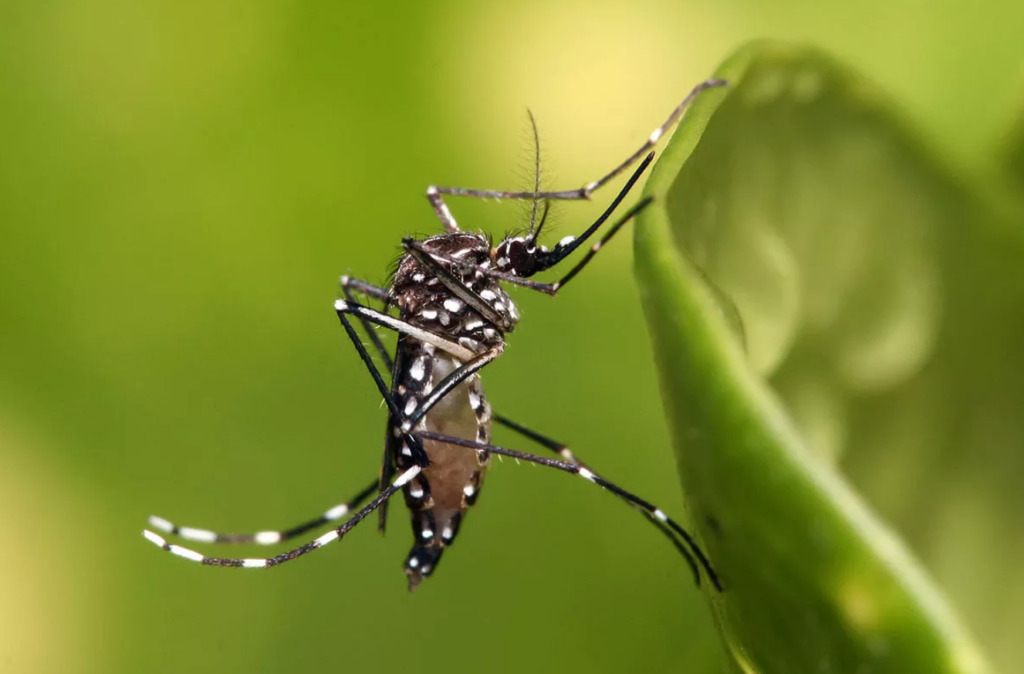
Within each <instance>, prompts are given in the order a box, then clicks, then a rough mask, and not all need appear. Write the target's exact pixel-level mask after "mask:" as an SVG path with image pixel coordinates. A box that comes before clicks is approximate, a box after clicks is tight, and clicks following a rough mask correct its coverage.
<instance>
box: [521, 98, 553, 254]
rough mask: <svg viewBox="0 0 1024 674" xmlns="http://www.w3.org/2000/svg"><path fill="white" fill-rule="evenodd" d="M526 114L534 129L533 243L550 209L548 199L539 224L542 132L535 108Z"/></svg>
mask: <svg viewBox="0 0 1024 674" xmlns="http://www.w3.org/2000/svg"><path fill="white" fill-rule="evenodd" d="M526 114H527V115H529V116H530V129H531V131H533V195H534V196H533V199H531V204H530V236H529V240H530V242H531V243H533V242H535V241H536V240H537V235H538V234H540V229H541V227H543V226H544V220H545V218H547V215H548V209H547V201H545V202H544V214H543V215H542V216H541V219H540V224H537V208H538V206H539V203H540V199H539V198H538V197H537V195H538V194H539V193H540V133H538V131H537V119H536V118H535V117H534V116H533V110H530V109H529V108H527V109H526Z"/></svg>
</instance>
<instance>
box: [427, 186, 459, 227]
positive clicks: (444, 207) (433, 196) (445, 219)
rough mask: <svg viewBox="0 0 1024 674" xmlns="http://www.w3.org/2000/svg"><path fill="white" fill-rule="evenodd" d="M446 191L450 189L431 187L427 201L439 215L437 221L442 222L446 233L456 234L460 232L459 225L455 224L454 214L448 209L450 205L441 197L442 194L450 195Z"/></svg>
mask: <svg viewBox="0 0 1024 674" xmlns="http://www.w3.org/2000/svg"><path fill="white" fill-rule="evenodd" d="M446 189H448V188H445V187H441V188H438V187H434V186H433V185H431V186H430V187H428V188H427V201H429V202H430V205H431V207H432V208H433V209H434V213H436V214H437V219H438V220H440V221H441V225H443V226H444V229H445V231H446V232H451V233H455V232H458V231H459V225H458V224H457V223H456V222H455V218H454V217H453V216H452V212H451V211H450V210H449V209H448V204H446V203H444V198H443V197H442V196H441V195H442V194H450V193H449V192H445V191H444V190H446Z"/></svg>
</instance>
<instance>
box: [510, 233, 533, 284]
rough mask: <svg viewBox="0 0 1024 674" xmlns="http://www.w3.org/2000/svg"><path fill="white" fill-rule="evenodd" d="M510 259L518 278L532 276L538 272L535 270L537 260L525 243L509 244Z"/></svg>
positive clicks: (514, 242) (517, 241)
mask: <svg viewBox="0 0 1024 674" xmlns="http://www.w3.org/2000/svg"><path fill="white" fill-rule="evenodd" d="M508 259H509V261H510V262H511V263H512V269H513V270H515V272H516V275H517V276H532V275H533V274H534V272H536V271H537V270H536V269H535V266H536V265H535V263H536V259H535V258H534V256H533V255H531V254H530V252H529V251H528V250H527V248H526V242H524V241H519V240H516V241H512V242H510V243H509V246H508Z"/></svg>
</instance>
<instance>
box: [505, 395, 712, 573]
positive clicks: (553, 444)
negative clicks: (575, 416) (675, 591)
mask: <svg viewBox="0 0 1024 674" xmlns="http://www.w3.org/2000/svg"><path fill="white" fill-rule="evenodd" d="M494 420H495V421H496V422H498V423H499V424H501V425H502V426H505V427H506V428H510V429H512V430H513V431H515V432H516V433H519V434H520V435H522V436H523V437H526V438H529V439H530V440H533V441H534V442H536V443H537V444H538V445H540V446H542V447H544V448H546V449H549V450H551V451H552V452H554V453H555V454H557V455H559V456H560V457H562V458H563V459H565V460H566V461H568V462H569V463H573V464H576V465H577V466H579V467H580V468H587V469H588V470H589V466H587V464H585V463H583V462H582V461H580V460H579V459H577V458H576V456H575V455H574V454H573V453H572V451H570V449H569V448H568V447H566V446H565V445H563V444H562V443H560V442H558V441H557V440H552V439H551V438H549V437H547V436H545V435H541V434H540V433H538V432H537V431H534V430H531V429H529V428H527V427H526V426H523V425H522V424H519V423H516V422H515V421H512V420H511V419H509V418H508V417H504V416H502V415H500V414H495V415H494ZM627 502H628V501H627ZM630 505H631V506H633V507H634V508H635V509H636V510H637V511H638V512H639V513H640V514H642V515H643V516H644V517H646V518H647V520H648V521H649V522H650V523H651V524H653V525H654V526H656V527H657V528H658V530H659V531H660V532H661V533H663V534H664V535H665V536H666V537H668V539H669V540H670V541H671V542H672V545H673V546H675V548H676V550H678V551H679V552H680V554H682V555H683V558H684V559H685V560H686V563H687V564H688V565H689V567H690V569H691V570H692V571H693V577H694V580H695V581H696V583H697V585H700V569H699V568H698V567H697V562H696V560H694V558H693V553H691V552H690V550H689V549H688V548H687V547H686V545H684V543H683V542H682V541H680V540H679V537H678V536H676V534H675V533H674V532H673V531H672V529H671V528H670V527H669V526H668V525H667V524H665V523H664V522H662V521H661V520H660V519H658V518H657V517H655V516H654V515H652V514H651V513H650V512H648V511H647V510H645V509H644V508H641V507H639V506H637V505H636V504H634V503H630Z"/></svg>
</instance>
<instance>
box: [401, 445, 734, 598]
mask: <svg viewBox="0 0 1024 674" xmlns="http://www.w3.org/2000/svg"><path fill="white" fill-rule="evenodd" d="M413 435H415V436H417V437H419V438H421V439H424V440H436V441H439V442H445V443H448V444H452V445H459V446H461V447H466V448H468V449H472V450H475V451H477V452H488V453H490V454H498V455H499V456H508V457H512V458H514V459H519V460H520V461H526V462H528V463H536V464H539V465H542V466H548V467H549V468H555V469H557V470H561V471H563V472H566V473H572V474H574V475H579V476H580V477H582V478H583V479H585V480H587V481H588V482H592V483H593V484H596V485H598V486H600V487H603V488H604V489H607V490H608V491H610V492H612V493H613V494H615V495H616V496H618V497H619V498H621V499H622V500H624V501H626V502H627V503H629V504H630V505H632V506H634V507H637V508H640V509H641V510H644V511H646V512H647V513H649V514H650V516H651V517H652V518H653V519H655V520H657V521H659V522H662V523H664V524H665V525H666V526H668V527H669V528H670V529H671V530H672V532H673V533H675V534H676V535H678V536H679V537H680V538H682V540H683V541H685V542H686V545H687V547H688V548H689V549H690V551H691V552H692V553H693V556H694V558H696V560H697V563H698V564H699V566H700V568H701V569H703V570H704V573H705V574H706V575H707V577H708V579H709V580H710V581H711V584H712V585H714V587H715V589H716V590H718V591H721V590H722V585H721V582H720V581H719V579H718V574H717V573H715V570H714V568H712V566H711V562H710V561H708V558H707V556H706V555H705V554H704V551H703V550H701V549H700V546H698V545H697V542H696V541H695V540H694V539H693V536H692V535H691V534H690V532H688V531H687V530H686V529H684V528H683V527H682V526H680V525H679V523H678V522H676V521H675V520H673V519H672V518H670V517H669V516H668V515H666V514H665V512H664V511H663V510H661V509H660V508H658V507H657V506H655V505H654V504H653V503H650V502H649V501H646V500H644V499H642V498H640V497H639V496H637V495H635V494H633V493H631V492H628V491H626V490H625V489H623V488H622V487H619V486H618V485H616V484H615V483H613V482H610V481H608V480H606V479H605V478H603V477H601V476H600V475H598V474H597V473H595V472H594V471H592V470H590V469H589V468H586V467H584V466H582V465H580V464H579V463H573V462H570V461H563V460H561V459H549V458H547V457H544V456H537V455H536V454H528V453H526V452H520V451H518V450H515V449H509V448H507V447H499V446H497V445H490V444H486V443H482V442H473V441H472V440H464V439H462V438H457V437H454V436H450V435H443V434H441V433H432V432H430V431H415V432H414V433H413ZM699 583H700V580H699V575H698V584H699Z"/></svg>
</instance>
